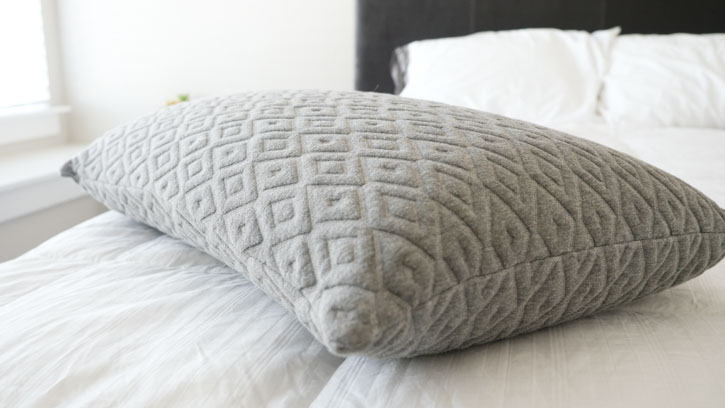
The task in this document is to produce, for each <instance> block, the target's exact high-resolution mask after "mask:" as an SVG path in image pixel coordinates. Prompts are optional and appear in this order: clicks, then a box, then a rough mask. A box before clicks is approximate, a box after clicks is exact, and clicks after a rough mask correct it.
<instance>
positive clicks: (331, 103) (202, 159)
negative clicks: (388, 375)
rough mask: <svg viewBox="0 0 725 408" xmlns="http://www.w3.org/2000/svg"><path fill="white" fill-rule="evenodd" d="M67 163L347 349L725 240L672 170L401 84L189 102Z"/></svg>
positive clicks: (551, 310) (722, 247)
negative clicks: (394, 91) (408, 92)
mask: <svg viewBox="0 0 725 408" xmlns="http://www.w3.org/2000/svg"><path fill="white" fill-rule="evenodd" d="M63 171H64V174H66V175H69V176H72V177H74V178H75V179H76V180H77V181H78V182H79V183H80V184H81V186H83V187H84V188H85V189H86V190H87V191H89V192H90V193H91V194H92V195H93V196H94V197H96V198H98V199H99V200H100V201H102V202H104V203H105V204H106V205H108V206H109V207H111V208H114V209H116V210H119V211H121V212H124V213H126V214H128V215H130V216H132V217H134V218H136V219H138V220H140V221H143V222H146V223H148V224H149V225H152V226H154V227H156V228H158V229H159V230H161V231H163V232H166V233H168V234H170V235H173V236H176V237H179V238H181V239H183V240H185V241H186V242H189V243H191V244H193V245H195V246H197V247H199V248H201V249H203V250H204V251H206V252H208V253H209V254H211V255H213V256H215V257H216V258H218V259H220V260H222V261H223V262H225V263H227V264H228V265H230V266H232V267H234V268H235V269H237V270H240V271H241V272H243V273H245V275H246V276H247V277H249V278H250V279H251V280H252V281H253V282H254V283H256V284H257V285H258V286H260V287H261V288H262V289H263V290H265V291H266V292H267V293H268V294H269V295H271V296H272V297H274V298H275V299H276V300H277V301H279V302H280V303H282V304H283V305H285V306H286V307H287V308H288V309H290V310H292V311H294V312H295V313H296V315H297V317H298V318H299V320H300V321H301V322H302V323H303V324H304V325H305V326H306V327H307V328H308V329H309V330H310V331H311V332H312V333H313V335H315V337H317V338H318V339H319V340H320V341H321V342H322V343H323V344H325V345H326V346H327V347H328V349H329V350H330V351H332V352H334V353H336V354H344V355H347V354H357V355H367V356H376V357H391V356H412V355H416V354H425V353H434V352H440V351H445V350H450V349H455V348H461V347H466V346H469V345H472V344H479V343H484V342H488V341H492V340H496V339H500V338H503V337H508V336H512V335H515V334H519V333H524V332H528V331H532V330H536V329H538V328H541V327H546V326H550V325H553V324H556V323H559V322H562V321H567V320H570V319H573V318H576V317H579V316H583V315H588V314H591V313H593V312H595V311H597V310H602V309H606V308H610V307H613V306H615V305H618V304H621V303H623V302H627V301H630V300H633V299H636V298H639V297H641V296H644V295H647V294H649V293H653V292H656V291H658V290H661V289H664V288H667V287H670V286H672V285H675V284H678V283H681V282H683V281H685V280H687V279H689V278H692V277H694V276H697V275H698V274H700V273H702V272H703V271H704V270H705V269H707V268H708V267H710V266H712V265H713V264H715V263H716V262H717V261H718V260H719V259H721V258H722V257H723V256H724V255H725V242H724V241H725V213H724V212H723V211H722V210H721V209H720V208H719V207H718V206H717V205H716V204H715V203H713V202H712V201H711V200H709V199H708V198H706V197H705V196H703V195H702V194H701V193H699V192H698V191H696V190H694V189H693V188H691V187H689V186H688V185H687V184H685V183H684V182H682V181H680V180H678V179H676V178H675V177H673V176H671V175H668V174H667V173H665V172H663V171H661V170H658V169H656V168H654V167H651V166H649V165H647V164H645V163H643V162H641V161H639V160H637V159H634V158H632V157H630V156H627V155H625V154H622V153H619V152H617V151H614V150H611V149H608V148H605V147H603V146H600V145H597V144H594V143H591V142H587V141H585V140H581V139H577V138H574V137H571V136H567V135H565V134H562V133H559V132H556V131H553V130H549V129H546V128H542V127H538V126H535V125H532V124H528V123H525V122H520V121H515V120H511V119H507V118H503V117H499V116H495V115H491V114H486V113H482V112H478V111H473V110H467V109H463V108H455V107H451V106H447V105H442V104H435V103H430V102H423V101H416V100H410V99H405V98H399V97H395V96H390V95H382V94H371V93H352V92H316V91H285V92H260V93H248V94H239V95H234V96H229V97H223V98H209V99H204V100H200V101H197V102H193V103H183V104H179V105H176V106H172V107H170V108H166V109H164V110H161V111H160V112H158V113H157V114H155V115H152V116H148V117H144V118H141V119H138V120H135V121H133V122H130V123H128V124H126V125H123V126H121V127H119V128H117V129H114V130H112V131H110V132H109V133H108V134H106V135H105V136H103V137H102V138H100V139H99V140H98V141H96V142H94V143H93V144H92V145H91V146H90V147H89V148H88V149H87V150H86V151H85V152H83V153H82V154H80V155H79V156H78V157H76V158H74V159H73V160H71V161H70V162H69V163H68V164H66V166H65V167H64V170H63Z"/></svg>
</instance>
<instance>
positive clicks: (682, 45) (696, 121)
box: [601, 34, 725, 128]
mask: <svg viewBox="0 0 725 408" xmlns="http://www.w3.org/2000/svg"><path fill="white" fill-rule="evenodd" d="M611 61H612V62H611V68H610V70H609V73H608V74H607V75H606V77H605V81H604V87H603V90H602V98H601V113H602V115H603V116H604V117H605V119H606V120H607V121H608V122H610V123H621V124H633V125H643V126H650V127H651V126H689V127H718V128H725V34H704V35H695V34H670V35H639V34H632V35H623V36H620V37H619V38H617V40H616V41H615V43H614V46H613V47H612V53H611Z"/></svg>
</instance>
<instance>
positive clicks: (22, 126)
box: [0, 0, 70, 151]
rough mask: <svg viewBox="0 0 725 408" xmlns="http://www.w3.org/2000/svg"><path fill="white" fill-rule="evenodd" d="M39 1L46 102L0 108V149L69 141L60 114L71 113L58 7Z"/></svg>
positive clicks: (45, 0) (52, 3)
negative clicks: (44, 55) (60, 38)
mask: <svg viewBox="0 0 725 408" xmlns="http://www.w3.org/2000/svg"><path fill="white" fill-rule="evenodd" d="M39 1H40V8H41V13H42V20H43V37H44V39H45V54H46V62H47V67H48V85H49V94H50V95H49V101H48V102H47V103H46V102H42V103H36V104H31V105H23V106H15V107H7V108H0V151H2V150H4V149H5V148H7V147H8V146H13V145H18V144H22V143H28V142H30V143H32V142H38V141H57V142H65V141H67V140H68V135H67V123H66V121H65V120H64V118H63V115H64V114H67V113H69V112H70V107H69V106H67V105H66V104H65V101H66V99H65V90H64V88H63V73H62V65H61V58H60V41H59V35H58V32H59V30H58V18H57V10H56V7H55V2H54V1H53V0H39Z"/></svg>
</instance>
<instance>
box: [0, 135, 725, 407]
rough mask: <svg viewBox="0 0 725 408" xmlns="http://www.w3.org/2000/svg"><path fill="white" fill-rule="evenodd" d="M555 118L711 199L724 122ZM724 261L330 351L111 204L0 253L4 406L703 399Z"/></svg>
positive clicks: (724, 333) (710, 374)
mask: <svg viewBox="0 0 725 408" xmlns="http://www.w3.org/2000/svg"><path fill="white" fill-rule="evenodd" d="M558 128H559V129H561V130H564V131H567V132H569V133H572V134H576V135H579V136H582V137H586V138H588V139H591V140H594V141H596V142H599V143H602V144H605V145H608V146H610V147H613V148H616V149H619V150H622V151H625V152H627V153H630V154H633V155H635V156H637V157H639V158H641V159H643V160H645V161H648V162H650V163H652V164H654V165H656V166H658V167H661V168H663V169H665V170H667V171H669V172H671V173H673V174H675V175H677V176H679V177H681V178H683V179H684V180H686V181H688V182H689V183H691V184H692V185H693V186H695V187H696V188H698V189H700V190H701V191H703V192H704V193H705V194H708V195H709V196H710V197H711V198H713V199H714V200H715V201H717V202H718V203H719V204H720V205H721V206H724V207H725V130H713V129H673V128H670V129H640V130H630V131H623V130H621V129H612V128H609V127H607V126H605V125H601V124H586V125H561V126H558ZM723 339H725V263H720V264H719V265H717V266H716V267H714V268H713V269H712V270H710V271H708V272H706V273H705V274H704V275H702V276H700V277H698V278H696V279H694V280H692V281H690V282H688V283H685V284H683V285H680V286H678V287H675V288H673V289H669V290H666V291H664V292H662V293H660V294H657V295H653V296H650V297H647V298H645V299H642V300H640V301H638V302H635V303H634V304H631V305H628V306H625V307H620V308H618V309H616V310H613V311H609V312H606V313H601V314H598V315H595V316H593V317H589V318H585V319H579V320H577V321H574V322H570V323H567V324H563V325H560V326H557V327H554V328H550V329H545V330H541V331H538V332H535V333H532V334H528V335H524V336H519V337H516V338H513V339H509V340H503V341H499V342H496V343H492V344H489V345H485V346H479V347H473V348H470V349H468V350H464V351H460V352H453V353H447V354H443V355H439V356H432V357H418V358H414V359H405V360H373V359H363V358H347V359H341V358H338V357H335V356H332V355H331V354H329V353H328V352H327V351H325V349H324V348H323V347H322V346H321V345H320V344H319V343H317V342H316V341H315V340H314V339H313V338H312V336H311V335H310V334H309V333H307V332H306V331H305V329H304V328H303V327H302V326H301V325H299V324H298V323H297V322H296V320H295V318H294V317H293V316H292V315H290V314H288V313H287V312H286V311H285V310H284V309H283V308H282V307H281V306H278V305H277V304H275V303H274V302H272V301H271V300H270V299H269V298H267V297H266V296H265V295H264V294H263V293H262V292H261V291H259V290H257V289H256V288H255V287H253V286H252V284H251V283H249V282H248V281H247V280H246V279H244V278H243V277H242V276H241V275H240V274H238V273H236V272H234V271H233V270H231V269H229V268H228V267H226V266H224V265H222V264H220V263H219V262H217V261H216V260H214V259H213V258H211V257H209V256H207V255H204V254H203V253H201V252H199V251H197V250H195V249H192V248H190V247H188V246H186V245H185V244H183V243H181V242H180V241H178V240H175V239H172V238H169V237H167V236H164V235H162V234H160V233H159V232H157V231H156V230H154V229H152V228H149V227H146V226H144V225H142V224H139V223H136V222H134V221H132V220H130V219H129V218H127V217H125V216H123V215H121V214H118V213H114V212H110V213H106V214H104V215H101V216H99V217H96V218H94V219H92V220H90V221H88V222H86V223H84V224H81V225H79V226H76V227H74V228H72V229H70V230H68V231H66V232H64V233H62V234H60V235H58V236H56V237H55V238H53V239H51V240H50V241H48V242H46V243H44V244H43V245H41V246H40V247H38V248H36V249H34V250H33V251H31V252H29V253H27V254H26V255H24V256H22V257H20V258H18V259H16V260H13V261H10V262H6V263H4V264H0V405H1V406H13V407H23V406H33V407H36V406H40V407H45V406H73V407H76V406H93V407H106V406H109V407H110V406H155V407H158V406H173V407H185V406H189V407H203V406H210V407H212V406H243V407H257V406H285V407H286V406H309V405H312V406H316V407H347V406H350V407H357V406H359V407H372V406H375V407H377V406H380V407H399V406H441V407H448V406H450V407H469V406H481V407H527V406H536V407H612V406H617V407H619V406H622V407H630V406H631V407H635V406H636V407H667V406H672V407H682V406H687V407H714V406H722V404H724V403H725V387H723V378H725V347H723V346H725V340H723Z"/></svg>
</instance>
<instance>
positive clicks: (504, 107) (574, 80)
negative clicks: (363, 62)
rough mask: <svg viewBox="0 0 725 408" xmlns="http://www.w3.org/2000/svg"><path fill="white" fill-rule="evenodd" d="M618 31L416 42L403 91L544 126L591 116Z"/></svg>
mask: <svg viewBox="0 0 725 408" xmlns="http://www.w3.org/2000/svg"><path fill="white" fill-rule="evenodd" d="M617 34H619V28H618V27H617V28H612V29H609V30H604V31H597V32H595V33H593V34H590V33H588V32H585V31H563V30H557V29H549V28H538V29H522V30H510V31H488V32H481V33H476V34H471V35H468V36H465V37H455V38H443V39H436V40H423V41H416V42H413V43H411V44H409V45H408V59H409V63H408V67H407V81H406V82H407V83H406V86H405V88H404V89H403V91H402V92H401V94H400V95H401V96H406V97H410V98H419V99H427V100H432V101H438V102H444V103H449V104H452V105H459V106H464V107H468V108H473V109H479V110H482V111H487V112H493V113H497V114H500V115H505V116H509V117H513V118H517V119H523V120H528V121H532V122H536V123H542V124H548V123H553V122H559V123H560V122H566V121H576V120H582V119H583V120H586V119H587V118H588V117H592V116H594V115H595V114H596V109H597V98H598V95H599V90H600V88H601V83H602V79H603V76H604V73H605V71H606V68H607V66H608V54H609V49H610V46H611V44H612V43H613V41H614V39H615V38H616V36H617Z"/></svg>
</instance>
